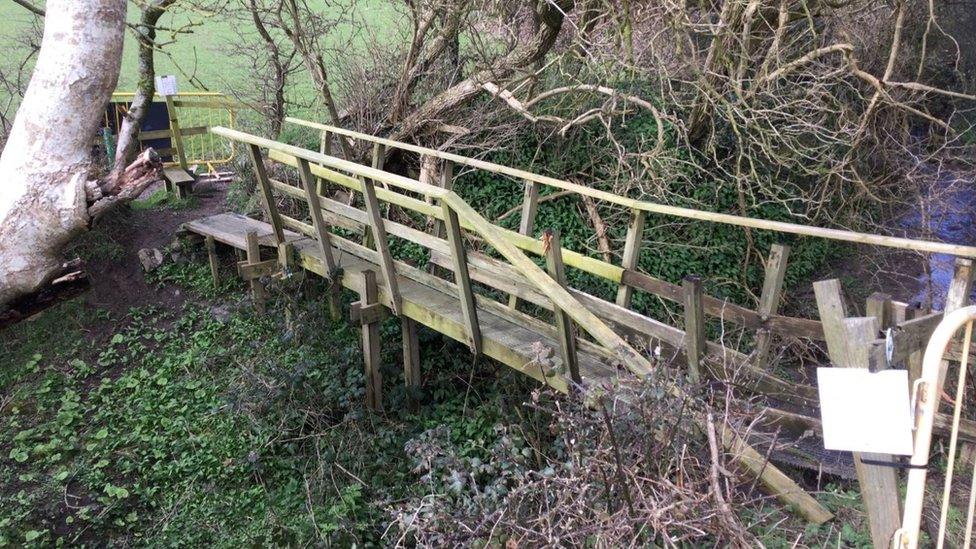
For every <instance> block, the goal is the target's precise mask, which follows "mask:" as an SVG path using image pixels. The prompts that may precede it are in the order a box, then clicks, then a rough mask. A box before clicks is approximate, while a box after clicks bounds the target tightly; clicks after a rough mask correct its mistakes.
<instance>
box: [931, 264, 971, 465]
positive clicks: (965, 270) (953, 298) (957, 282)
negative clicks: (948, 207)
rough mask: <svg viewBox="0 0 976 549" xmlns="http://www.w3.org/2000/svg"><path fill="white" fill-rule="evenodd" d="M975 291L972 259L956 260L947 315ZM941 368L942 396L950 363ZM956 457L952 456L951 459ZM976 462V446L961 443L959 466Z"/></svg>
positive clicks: (961, 304)
mask: <svg viewBox="0 0 976 549" xmlns="http://www.w3.org/2000/svg"><path fill="white" fill-rule="evenodd" d="M972 290H973V262H972V260H971V259H963V258H959V257H957V258H956V263H955V266H954V269H953V273H952V282H950V283H949V291H948V293H946V301H945V313H946V314H949V313H951V312H952V311H955V310H956V309H959V308H962V307H965V306H967V305H969V295H970V293H972ZM940 366H941V367H940V368H939V387H938V390H937V391H936V394H941V393H942V390H943V386H944V385H945V378H946V373H947V372H948V371H949V361H948V360H943V361H942V363H941V364H940ZM954 457H955V456H950V457H949V459H952V458H954ZM974 461H976V445H973V444H972V443H969V442H960V443H959V458H958V459H957V464H960V465H963V466H969V465H970V464H972V463H973V462H974Z"/></svg>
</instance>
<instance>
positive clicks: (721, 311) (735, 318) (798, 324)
mask: <svg viewBox="0 0 976 549" xmlns="http://www.w3.org/2000/svg"><path fill="white" fill-rule="evenodd" d="M620 281H621V283H622V284H626V285H628V286H631V287H633V288H637V289H640V290H643V291H645V292H650V293H652V294H654V295H656V296H659V297H662V298H664V299H667V300H668V301H673V302H675V303H681V302H682V301H683V300H684V291H683V290H682V287H681V286H680V285H679V284H672V283H670V282H666V281H664V280H661V279H658V278H654V277H652V276H648V275H646V274H644V273H639V272H637V271H632V270H629V269H625V270H624V271H623V273H621V278H620ZM702 305H703V306H704V308H705V314H707V315H709V316H714V317H719V318H721V319H723V320H725V321H726V322H731V323H733V324H738V325H739V326H742V327H744V328H752V329H760V328H763V329H767V330H770V331H772V332H775V333H779V334H783V335H789V336H794V337H804V338H808V339H814V340H822V339H823V326H821V324H820V322H819V321H816V320H812V319H807V318H796V317H789V316H782V315H771V316H770V317H769V318H767V319H765V320H764V319H763V318H762V316H761V315H760V314H759V313H758V312H756V311H753V310H751V309H747V308H745V307H742V306H741V305H736V304H735V303H731V302H729V301H728V300H724V299H719V298H717V297H713V296H710V295H703V296H702Z"/></svg>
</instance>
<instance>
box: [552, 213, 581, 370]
mask: <svg viewBox="0 0 976 549" xmlns="http://www.w3.org/2000/svg"><path fill="white" fill-rule="evenodd" d="M547 240H548V242H549V245H548V247H547V249H546V267H547V268H548V271H549V276H551V277H552V278H553V280H555V281H556V283H557V284H559V285H560V286H562V287H563V288H566V287H567V285H566V269H565V266H564V265H563V253H562V247H561V246H562V245H561V244H560V241H559V232H558V231H548V232H547ZM552 310H553V313H554V317H555V322H556V337H557V339H558V340H559V354H560V357H561V358H562V359H563V365H564V366H565V367H566V372H567V373H568V374H569V378H570V379H571V380H573V383H576V384H581V383H582V382H583V378H582V377H581V376H580V371H579V357H578V356H577V354H576V334H575V333H574V328H573V319H572V318H570V316H569V315H568V314H566V311H564V310H562V309H560V308H559V306H558V305H557V304H556V303H553V304H552Z"/></svg>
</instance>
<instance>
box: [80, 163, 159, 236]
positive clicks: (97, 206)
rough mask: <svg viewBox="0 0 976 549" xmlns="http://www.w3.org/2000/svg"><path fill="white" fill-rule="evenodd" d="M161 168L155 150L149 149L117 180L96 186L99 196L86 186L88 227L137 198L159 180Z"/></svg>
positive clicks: (89, 186)
mask: <svg viewBox="0 0 976 549" xmlns="http://www.w3.org/2000/svg"><path fill="white" fill-rule="evenodd" d="M162 166H163V163H162V159H161V158H160V157H159V155H158V154H157V153H156V151H155V150H153V149H151V148H149V149H146V150H145V151H143V152H142V153H141V154H140V155H139V156H138V157H136V159H135V160H134V161H133V162H132V164H129V165H128V166H127V167H126V168H125V170H124V171H123V172H122V174H121V175H120V176H119V177H118V178H117V179H112V180H109V181H106V182H105V183H104V184H103V185H96V188H97V189H99V190H101V194H99V193H97V192H96V191H95V190H94V189H92V188H91V185H90V184H89V185H87V186H86V191H87V192H88V193H89V194H88V196H89V201H90V202H91V204H89V206H88V216H89V218H90V221H89V225H90V224H92V223H94V222H95V221H97V220H98V219H99V218H100V217H101V216H103V215H105V214H106V213H108V212H109V211H111V210H112V209H114V208H116V207H117V206H119V205H120V204H124V203H126V202H129V201H131V200H134V199H136V198H138V196H139V195H140V194H142V192H143V191H145V190H146V188H147V187H149V185H151V184H152V183H155V182H157V181H159V180H160V176H159V171H160V169H162Z"/></svg>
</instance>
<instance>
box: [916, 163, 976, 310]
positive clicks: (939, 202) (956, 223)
mask: <svg viewBox="0 0 976 549" xmlns="http://www.w3.org/2000/svg"><path fill="white" fill-rule="evenodd" d="M948 173H951V172H948ZM941 181H942V183H941V184H939V185H937V186H936V188H934V189H933V191H932V192H931V193H930V196H928V197H926V198H925V199H923V200H922V201H921V202H920V203H919V204H918V205H917V206H916V208H915V209H914V210H913V211H911V212H910V213H908V214H906V215H905V216H904V217H903V218H902V220H901V225H902V227H903V228H904V229H905V230H906V231H907V232H908V233H909V234H910V235H917V236H918V237H920V238H925V239H932V240H939V241H942V242H949V243H952V244H963V245H973V244H976V187H974V183H973V181H970V180H968V179H967V180H963V179H961V178H959V177H958V176H957V175H955V174H953V175H952V176H951V177H946V178H943V179H942V180H941ZM953 263H954V258H953V256H951V255H946V254H931V255H930V256H929V259H928V268H927V271H928V272H924V271H923V272H922V274H921V275H919V276H918V278H917V280H918V287H917V291H916V292H915V296H914V297H913V301H918V302H920V303H922V304H923V305H924V304H927V303H931V306H932V307H933V308H934V309H942V307H943V305H944V302H945V295H946V291H947V290H948V289H949V282H950V281H951V280H952V271H953ZM930 299H931V301H930Z"/></svg>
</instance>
